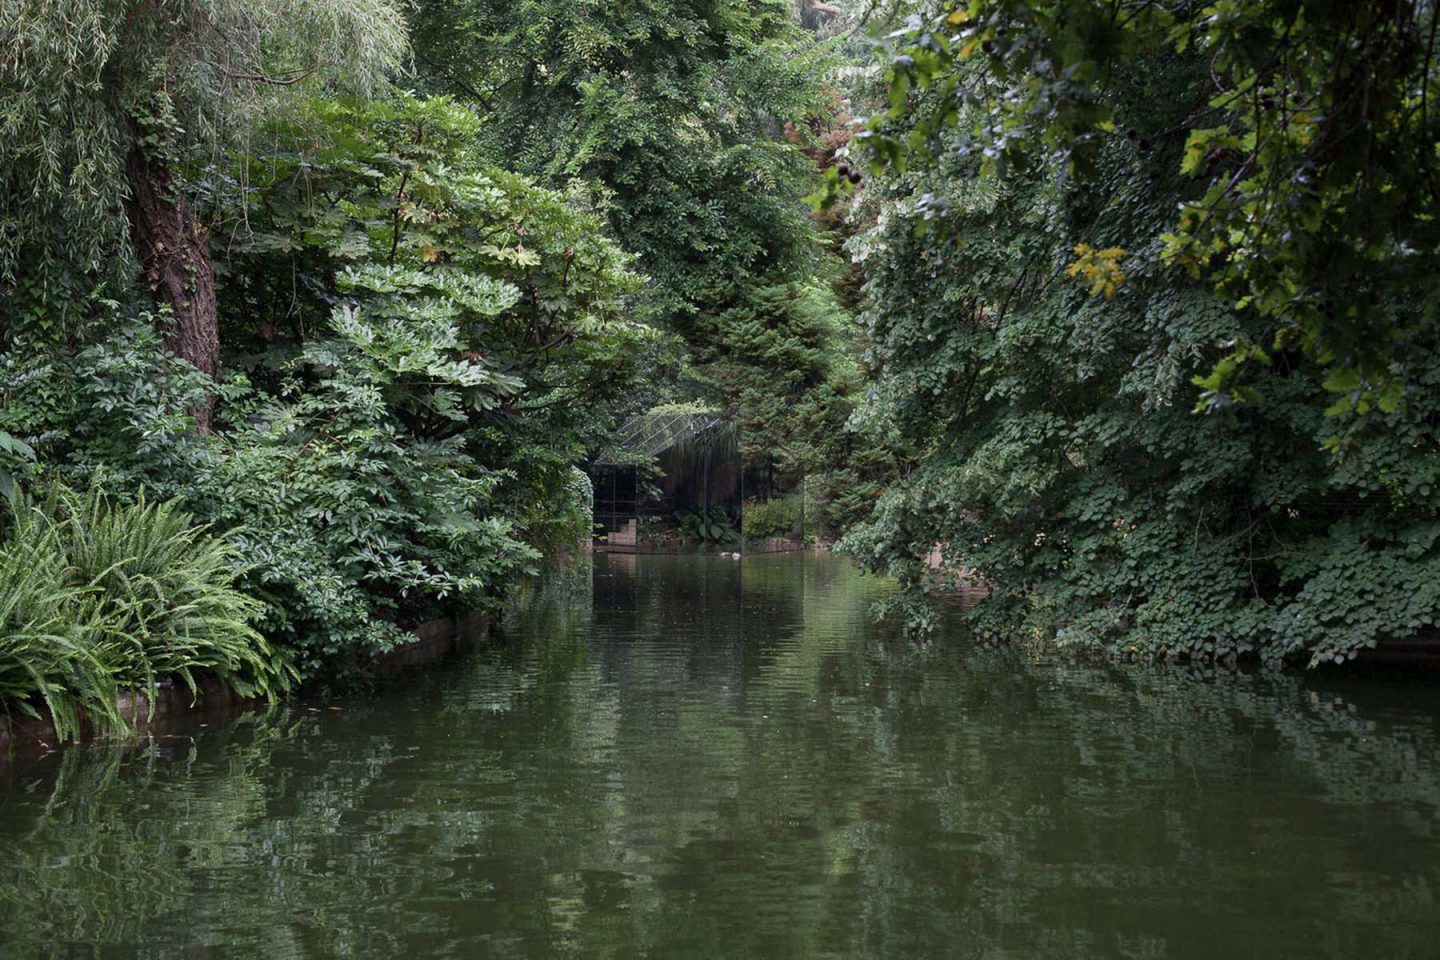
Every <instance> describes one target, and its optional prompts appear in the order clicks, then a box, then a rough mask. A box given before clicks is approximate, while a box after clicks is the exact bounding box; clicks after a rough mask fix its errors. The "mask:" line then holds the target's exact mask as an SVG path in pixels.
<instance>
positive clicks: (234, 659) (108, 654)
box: [0, 487, 296, 739]
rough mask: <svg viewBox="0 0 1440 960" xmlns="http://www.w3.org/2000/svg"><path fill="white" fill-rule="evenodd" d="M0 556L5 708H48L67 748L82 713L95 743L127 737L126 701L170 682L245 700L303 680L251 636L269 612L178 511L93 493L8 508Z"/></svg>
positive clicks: (214, 543) (227, 558)
mask: <svg viewBox="0 0 1440 960" xmlns="http://www.w3.org/2000/svg"><path fill="white" fill-rule="evenodd" d="M10 514H11V517H10V521H9V524H8V529H7V530H6V531H5V532H6V536H5V549H4V552H3V554H0V699H3V700H4V702H5V703H6V704H7V705H14V706H15V708H16V709H18V710H19V711H20V712H21V713H24V714H26V715H29V716H39V711H38V709H37V708H36V701H39V702H41V703H43V704H44V705H45V706H46V707H48V708H49V711H50V714H51V716H52V718H53V719H54V723H55V727H56V732H57V734H58V735H59V736H60V737H61V739H69V738H72V737H74V736H75V735H76V734H77V733H78V732H79V728H80V721H81V711H82V710H83V712H84V716H85V717H86V718H88V719H89V721H90V723H91V724H92V726H93V727H94V728H95V730H96V731H97V732H99V733H117V732H125V731H126V730H128V724H127V722H126V720H125V718H124V717H123V716H121V715H120V713H119V711H118V709H117V706H116V694H117V693H118V692H119V691H121V690H130V689H136V690H144V691H146V692H147V693H148V694H149V695H150V699H151V702H152V703H153V702H154V696H155V692H156V690H157V689H158V688H159V686H160V685H161V683H162V682H165V681H178V682H182V683H184V684H185V685H186V686H187V687H188V688H189V689H190V691H191V693H192V694H194V693H198V680H199V679H200V678H201V677H202V676H210V675H213V676H218V677H219V678H221V679H222V680H223V681H224V682H225V683H226V684H227V685H229V686H230V687H231V688H232V689H233V690H235V691H236V692H237V693H239V694H241V695H242V696H247V697H256V696H264V697H268V696H271V695H273V694H275V693H279V692H283V691H284V690H286V689H288V688H289V686H290V684H291V682H292V681H293V680H294V679H295V677H296V674H295V670H294V668H293V667H292V666H291V665H290V662H289V660H288V658H287V657H285V656H284V655H283V654H280V653H278V652H276V651H274V650H273V649H272V648H271V647H270V645H269V643H267V642H266V640H265V638H264V637H262V636H261V635H260V634H259V632H257V631H256V629H255V627H254V625H253V624H254V622H255V620H256V619H257V618H258V617H259V615H260V612H261V606H260V604H258V603H257V602H256V601H254V600H252V599H251V598H249V597H247V596H245V595H244V594H243V593H241V592H239V591H238V590H236V589H235V586H234V583H235V580H236V578H237V577H238V576H239V575H240V574H241V572H242V567H241V564H240V563H239V561H238V560H237V558H236V555H235V550H234V546H233V544H232V543H230V542H227V541H224V540H220V539H217V538H215V537H212V536H209V535H208V534H207V533H206V531H205V529H204V528H203V527H196V526H194V525H193V524H192V523H191V518H190V516H189V515H187V514H185V513H183V512H181V511H180V510H179V508H178V507H177V506H176V505H175V504H174V503H163V504H155V503H147V502H145V501H144V500H143V499H142V500H141V501H140V502H138V503H136V504H133V505H132V504H118V503H114V502H112V501H111V500H110V499H108V498H107V497H105V496H104V495H103V494H102V493H100V492H99V491H97V490H94V489H92V490H91V491H90V492H89V493H87V494H85V495H84V496H78V495H76V494H74V493H71V492H70V491H69V490H67V489H65V488H63V487H54V488H52V490H51V492H50V495H49V496H48V498H47V499H46V500H44V501H43V502H38V503H36V502H31V503H26V502H19V501H16V502H14V503H12V509H11V511H10Z"/></svg>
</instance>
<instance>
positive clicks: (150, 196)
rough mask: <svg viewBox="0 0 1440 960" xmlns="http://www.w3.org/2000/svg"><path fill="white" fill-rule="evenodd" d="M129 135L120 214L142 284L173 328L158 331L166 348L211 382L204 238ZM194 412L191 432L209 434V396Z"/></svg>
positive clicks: (215, 326) (163, 172) (164, 169)
mask: <svg viewBox="0 0 1440 960" xmlns="http://www.w3.org/2000/svg"><path fill="white" fill-rule="evenodd" d="M130 132H131V147H130V152H129V156H128V157H127V159H126V170H125V172H126V177H127V179H128V181H129V187H130V196H129V198H128V199H127V200H126V204H125V207H126V210H125V212H126V214H127V216H128V218H129V221H130V237H131V240H132V242H133V243H134V245H135V255H136V257H137V258H138V259H139V261H140V269H141V273H142V276H143V278H144V280H145V284H146V285H147V286H148V287H149V288H150V289H151V291H152V292H153V293H154V295H155V299H156V301H157V302H158V303H161V304H164V305H166V306H168V307H169V308H170V311H171V315H172V318H173V321H174V322H173V323H172V324H171V325H169V326H168V327H167V328H166V329H165V330H163V331H162V332H163V334H164V336H165V345H166V347H167V348H168V349H170V350H171V351H172V352H173V353H175V354H176V355H177V356H179V357H181V358H183V359H185V360H187V361H189V362H190V363H191V364H192V365H194V367H195V368H196V369H197V370H200V371H201V372H202V373H205V374H206V375H208V376H210V377H214V376H215V375H216V374H217V373H218V372H219V370H220V321H219V312H218V309H217V306H216V302H215V267H214V264H213V262H212V261H211V259H210V245H209V235H208V232H207V231H206V230H205V228H204V227H203V226H201V225H200V224H199V223H198V222H197V221H196V220H195V214H194V210H193V209H192V208H191V206H190V201H189V200H187V199H186V198H185V196H184V194H183V193H181V191H180V190H179V189H178V187H177V185H176V183H175V178H174V176H173V175H172V173H171V171H170V167H169V165H168V164H167V163H166V162H165V161H164V160H162V159H159V158H156V157H153V156H151V155H150V154H149V153H147V151H146V150H145V147H144V144H143V136H142V131H141V129H140V125H139V124H138V123H134V122H133V121H132V123H131V131H130ZM193 412H194V415H195V426H196V430H197V431H198V432H199V433H201V434H207V433H209V432H210V427H211V422H212V420H213V418H214V412H215V397H214V395H213V394H212V395H211V396H209V397H207V398H206V400H205V402H204V403H202V404H201V405H200V407H199V408H197V409H196V410H194V411H193Z"/></svg>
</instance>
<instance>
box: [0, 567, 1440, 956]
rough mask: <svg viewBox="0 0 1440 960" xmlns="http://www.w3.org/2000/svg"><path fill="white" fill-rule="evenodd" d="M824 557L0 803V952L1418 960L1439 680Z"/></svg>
mask: <svg viewBox="0 0 1440 960" xmlns="http://www.w3.org/2000/svg"><path fill="white" fill-rule="evenodd" d="M883 590H884V586H883V585H882V584H879V583H877V582H874V581H870V580H866V579H864V578H862V577H861V576H860V575H859V574H858V573H856V572H855V571H854V570H853V569H852V568H850V567H849V566H847V565H845V564H843V563H840V562H837V561H833V560H831V559H829V558H827V557H816V556H808V557H805V558H797V557H793V556H789V557H787V556H775V557H763V558H755V559H746V560H745V561H743V562H740V563H736V562H733V561H728V560H718V559H713V558H671V557H641V558H635V557H615V556H610V557H598V558H595V560H594V562H593V567H592V565H591V563H590V561H583V562H581V563H580V564H577V565H575V566H572V567H570V568H568V569H567V570H566V571H564V572H563V573H562V574H557V575H555V576H553V577H552V578H550V579H549V580H547V581H546V582H544V583H543V584H541V585H540V586H538V587H537V588H535V589H534V590H533V591H532V592H531V595H530V596H528V597H527V598H526V600H525V602H524V603H523V604H521V605H520V606H519V608H518V609H517V610H515V611H514V612H512V613H511V614H510V615H509V616H507V618H506V619H505V621H504V623H503V626H502V628H501V629H500V630H499V631H497V634H496V636H495V637H494V638H493V640H492V642H490V643H489V644H487V645H486V646H484V647H483V648H482V649H480V650H476V651H471V652H469V653H467V654H464V655H460V656H457V657H455V658H453V659H451V660H450V661H448V662H447V663H446V664H444V665H443V666H442V667H440V668H437V669H430V670H427V671H425V672H422V673H415V674H411V675H409V676H407V677H405V678H403V679H401V680H399V681H396V682H392V683H387V684H384V685H382V686H381V687H380V688H379V689H378V690H377V691H375V692H374V693H373V694H371V695H368V696H366V697H362V698H356V699H353V700H350V701H347V702H345V703H344V704H343V706H344V710H343V711H338V712H337V711H331V710H328V709H321V710H320V711H319V712H315V710H314V709H313V708H314V707H316V706H320V705H318V704H308V703H304V702H301V703H296V704H293V705H290V706H287V707H283V708H278V709H275V710H273V711H271V712H269V713H264V714H248V715H245V716H242V717H240V718H237V719H236V720H234V721H232V722H231V723H229V724H227V725H225V726H223V727H221V728H220V729H211V730H205V731H196V732H195V733H194V735H193V736H185V737H174V738H170V739H164V740H159V741H156V742H152V743H148V744H139V745H130V746H121V745H96V746H88V747H85V748H81V749H72V750H68V751H65V752H64V753H63V754H62V755H60V756H58V758H53V759H52V762H50V763H49V764H48V765H42V766H40V767H32V768H30V769H28V770H27V769H17V770H16V771H14V772H13V773H12V774H11V775H10V776H9V777H8V779H5V780H0V864H4V865H5V866H4V869H3V870H0V931H3V936H0V956H5V957H31V956H38V955H59V956H70V955H93V954H95V953H96V952H103V954H104V955H105V956H144V957H170V956H202V955H203V956H261V955H263V956H268V957H277V958H283V957H322V956H358V957H400V956H456V957H486V956H493V957H561V956H585V957H636V956H654V957H667V958H670V957H707V958H708V957H729V956H733V957H860V956H865V957H907V958H908V957H938V956H960V957H1017V958H1019V957H1040V956H1065V957H1079V956H1095V957H1144V958H1162V957H1163V958H1192V957H1194V958H1198V957H1233V956H1255V957H1267V958H1275V957H1306V958H1313V957H1328V956H1333V957H1367V956H1373V957H1421V956H1432V955H1433V950H1434V944H1435V943H1440V919H1437V918H1440V904H1437V902H1436V890H1437V889H1440V830H1437V825H1440V756H1437V723H1440V720H1437V718H1440V707H1437V705H1436V698H1435V697H1434V695H1433V686H1430V687H1427V686H1426V685H1425V682H1423V681H1411V682H1405V681H1401V680H1397V679H1394V678H1384V677H1346V678H1339V679H1336V678H1327V677H1324V676H1321V677H1314V676H1296V675H1273V674H1219V675H1214V674H1212V675H1206V674H1203V673H1198V672H1191V671H1188V670H1177V669H1168V670H1167V669H1123V670H1108V669H1096V668H1092V667H1080V666H1074V665H1066V664H1056V663H1043V662H1033V661H1029V660H1026V659H1024V658H1022V657H1019V656H1015V655H1011V654H1007V653H1003V652H996V651H991V650H977V649H973V648H969V647H967V646H966V645H965V644H964V642H963V639H962V638H959V637H951V638H950V639H949V640H948V641H947V640H944V639H942V640H941V641H939V642H936V643H932V644H930V645H928V646H925V647H916V646H913V645H911V644H908V643H907V642H905V641H904V640H903V639H902V638H899V637H897V636H893V635H890V634H889V633H888V632H887V631H885V630H882V629H879V628H877V627H876V626H875V625H874V624H873V623H871V621H870V618H869V615H868V607H869V604H870V602H871V601H873V600H874V599H875V598H876V597H877V596H879V595H880V592H881V591H883Z"/></svg>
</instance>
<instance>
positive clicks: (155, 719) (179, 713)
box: [0, 613, 490, 759]
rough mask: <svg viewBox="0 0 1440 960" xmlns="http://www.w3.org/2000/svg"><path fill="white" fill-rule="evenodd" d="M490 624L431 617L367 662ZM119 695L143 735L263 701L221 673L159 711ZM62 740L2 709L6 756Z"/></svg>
mask: <svg viewBox="0 0 1440 960" xmlns="http://www.w3.org/2000/svg"><path fill="white" fill-rule="evenodd" d="M489 626H490V615H489V614H488V613H473V614H468V615H466V616H461V617H441V618H440V619H439V620H431V621H429V622H428V623H422V624H420V625H419V626H417V627H414V628H413V629H412V630H411V633H413V634H414V635H415V639H414V640H412V641H410V642H409V643H404V644H401V645H400V646H398V647H396V648H395V649H393V650H388V651H386V652H385V653H383V654H380V655H379V656H376V657H372V658H371V659H370V660H369V661H367V662H366V664H365V666H366V668H367V669H369V670H371V671H373V672H375V673H377V674H381V675H387V674H392V673H396V672H399V671H401V670H404V669H407V668H409V667H414V666H421V665H424V664H429V663H434V662H435V661H437V660H440V659H441V658H443V657H444V656H446V655H447V654H449V653H450V652H451V651H452V650H455V649H457V648H458V647H461V646H464V645H468V644H470V643H473V642H475V641H477V640H479V639H481V638H482V637H484V636H485V635H486V633H487V632H488V630H489ZM116 700H117V704H118V705H119V707H120V712H121V714H122V715H123V716H124V717H125V718H126V719H127V720H128V721H130V723H131V724H132V725H133V726H134V727H135V736H136V737H137V738H140V739H144V738H147V737H154V736H161V735H163V734H166V733H170V732H172V731H174V730H176V729H179V728H182V727H188V726H191V725H193V724H194V723H195V722H197V721H200V720H205V719H207V718H211V719H215V720H221V719H227V718H229V717H233V716H235V715H237V714H239V713H241V712H243V711H244V710H247V709H250V708H252V707H254V706H256V705H258V704H259V703H260V702H261V701H257V700H252V699H249V698H246V697H242V696H240V695H239V694H237V693H236V692H235V691H234V690H232V689H230V688H229V687H228V686H226V685H225V684H224V683H222V682H221V681H220V680H219V678H216V677H207V678H206V679H204V680H202V681H201V682H200V683H199V684H198V690H197V693H196V695H194V696H192V695H191V693H190V690H189V688H188V687H186V686H185V685H184V684H180V685H178V686H177V685H171V686H167V687H162V688H161V689H160V690H159V691H158V692H157V694H156V697H155V709H154V711H153V712H152V711H151V710H150V700H149V697H148V696H146V694H145V693H144V692H142V691H127V692H125V693H122V694H120V696H119V697H117V698H116ZM79 739H80V740H82V741H83V740H89V739H93V732H92V731H91V730H89V729H88V728H87V726H86V724H85V723H84V719H83V718H82V720H81V733H80V738H79ZM57 746H59V739H58V738H57V737H56V736H55V724H54V723H53V722H51V720H50V719H49V718H48V717H47V718H44V719H40V720H36V719H34V718H33V717H26V716H23V715H21V714H19V713H16V712H13V711H12V712H11V713H10V714H9V715H6V714H5V713H4V712H3V710H0V759H3V757H4V756H5V755H6V754H9V753H11V752H31V751H37V750H38V751H45V750H52V749H55V748H56V747H57Z"/></svg>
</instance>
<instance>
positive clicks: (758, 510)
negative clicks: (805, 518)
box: [740, 497, 800, 540]
mask: <svg viewBox="0 0 1440 960" xmlns="http://www.w3.org/2000/svg"><path fill="white" fill-rule="evenodd" d="M740 526H741V529H742V530H743V531H744V533H745V536H746V537H747V538H748V539H752V540H764V539H768V538H769V537H789V536H791V535H793V534H794V533H795V532H796V531H797V530H798V528H799V526H800V513H799V509H798V503H797V501H796V500H795V498H794V497H777V498H776V499H774V500H767V501H765V502H764V503H748V504H746V505H745V511H744V514H743V516H742V518H741V524H740Z"/></svg>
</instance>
